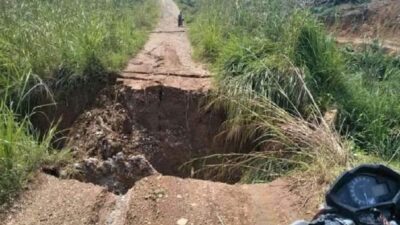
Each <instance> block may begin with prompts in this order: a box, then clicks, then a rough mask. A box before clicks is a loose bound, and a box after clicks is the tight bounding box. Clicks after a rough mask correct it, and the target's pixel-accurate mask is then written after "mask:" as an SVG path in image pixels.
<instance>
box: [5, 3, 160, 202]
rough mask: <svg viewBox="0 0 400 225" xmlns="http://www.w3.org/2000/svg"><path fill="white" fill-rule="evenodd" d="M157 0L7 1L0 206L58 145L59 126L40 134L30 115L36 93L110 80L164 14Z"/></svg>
mask: <svg viewBox="0 0 400 225" xmlns="http://www.w3.org/2000/svg"><path fill="white" fill-rule="evenodd" d="M157 14H158V6H157V1H156V0H85V1H80V0H53V1H42V0H31V1H27V0H15V1H14V0H13V1H9V0H5V1H2V2H1V4H0V205H2V204H3V203H5V202H7V201H8V200H10V198H12V197H13V196H15V195H16V194H17V193H18V192H19V191H20V190H21V188H23V187H24V185H25V184H26V182H27V181H28V180H29V178H30V177H31V175H32V173H34V171H35V170H37V169H38V168H40V166H42V165H43V164H44V163H50V164H54V163H57V161H60V160H66V159H67V158H68V156H69V155H68V153H66V151H54V150H52V147H51V144H52V141H53V138H54V135H55V133H56V129H55V128H50V129H49V130H48V131H47V132H46V133H41V134H39V133H38V132H37V131H36V129H35V127H33V126H32V124H31V122H30V119H31V116H32V115H34V114H35V113H36V112H37V111H36V109H37V108H39V107H41V106H40V105H37V102H35V98H37V97H39V98H40V97H45V96H46V98H48V97H50V99H51V98H53V96H54V99H55V100H58V99H57V96H59V95H62V96H65V97H67V98H68V97H69V96H70V95H69V94H68V93H70V91H73V90H77V89H78V88H91V84H93V83H96V82H98V81H99V80H100V81H101V80H106V79H108V77H107V75H108V73H109V72H111V71H115V70H119V69H120V68H121V67H122V66H123V65H124V63H126V61H127V59H128V58H129V57H130V56H131V55H132V54H134V53H135V52H136V51H137V50H139V49H140V48H141V46H142V45H143V44H144V42H145V40H146V37H147V33H148V31H149V30H150V29H151V27H152V25H153V24H154V22H155V20H156V19H157Z"/></svg>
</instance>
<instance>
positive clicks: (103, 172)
mask: <svg viewBox="0 0 400 225" xmlns="http://www.w3.org/2000/svg"><path fill="white" fill-rule="evenodd" d="M74 167H75V169H77V170H78V171H79V172H80V178H77V179H79V180H83V181H87V182H91V183H94V184H99V185H102V186H105V187H107V188H108V190H110V191H113V192H115V193H125V192H126V191H128V190H129V189H130V188H131V187H132V186H133V185H134V184H135V182H136V181H138V180H140V179H142V178H143V177H147V176H150V175H153V174H157V173H158V172H157V171H156V170H155V169H154V168H153V166H152V165H151V164H150V162H149V161H147V159H146V158H145V157H144V156H142V155H138V156H130V157H127V156H125V155H124V153H122V152H119V153H117V154H116V155H115V156H113V157H112V158H108V159H107V160H105V161H99V160H98V159H96V158H89V159H86V160H84V161H83V162H81V163H78V164H75V165H74ZM159 195H162V196H164V191H161V190H158V191H157V193H156V196H159Z"/></svg>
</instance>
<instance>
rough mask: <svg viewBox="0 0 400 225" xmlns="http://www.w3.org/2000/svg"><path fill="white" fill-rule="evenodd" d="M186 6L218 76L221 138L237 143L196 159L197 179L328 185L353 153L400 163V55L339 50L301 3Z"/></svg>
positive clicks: (196, 39)
mask: <svg viewBox="0 0 400 225" xmlns="http://www.w3.org/2000/svg"><path fill="white" fill-rule="evenodd" d="M180 3H181V4H182V5H183V6H184V8H185V9H186V11H185V12H186V17H189V18H188V19H187V21H189V24H188V26H189V28H190V38H191V40H192V43H193V45H194V46H195V56H196V57H197V58H198V59H200V60H203V61H205V62H207V63H208V64H209V65H210V67H211V68H212V69H213V70H214V72H215V74H216V76H215V84H216V87H217V89H218V90H217V91H216V92H215V93H214V97H213V98H212V100H211V106H217V107H222V108H224V109H225V110H227V113H228V119H227V121H226V127H225V128H226V129H225V132H224V133H225V134H226V135H227V137H228V138H230V139H232V140H233V141H235V142H237V143H238V145H236V146H240V148H238V149H239V150H238V151H240V152H238V154H230V155H225V156H223V155H217V156H214V158H213V157H211V156H210V157H207V158H205V159H198V161H201V165H202V166H201V167H199V168H200V169H199V172H202V173H205V172H206V171H208V172H209V173H210V174H211V175H212V176H215V175H221V176H232V174H238V173H240V174H242V175H241V178H242V181H244V182H250V183H251V182H263V181H266V180H270V179H271V178H275V177H277V176H281V175H282V174H288V173H292V172H293V168H296V170H295V171H299V170H300V171H303V172H306V173H309V172H312V174H313V175H315V177H316V178H317V180H318V182H319V183H321V182H322V183H324V182H329V181H330V180H331V179H333V178H334V177H335V176H336V175H337V173H338V172H339V171H340V170H342V169H344V168H346V167H347V166H349V165H351V164H353V163H357V160H358V159H357V157H354V153H357V154H359V153H362V155H364V154H366V155H371V156H373V157H379V158H381V159H382V160H392V161H393V160H397V159H399V158H400V157H399V154H398V153H399V150H400V133H399V121H400V120H399V119H400V118H399V115H400V111H399V107H398V106H399V105H400V104H399V102H398V101H399V99H400V98H399V97H400V96H399V92H398V90H399V89H398V85H399V81H398V79H399V71H400V65H399V58H398V57H395V56H388V55H386V54H384V52H383V50H382V48H381V47H380V46H379V44H378V43H377V44H376V45H374V46H367V47H365V48H364V49H361V50H356V49H353V48H351V47H345V48H341V47H339V46H337V45H336V42H335V39H334V38H333V37H331V36H330V35H329V34H328V33H327V31H326V29H325V25H324V24H322V23H321V22H319V21H318V20H317V19H316V17H315V16H314V15H313V14H311V13H310V12H308V11H307V10H304V8H303V6H304V5H303V4H301V5H300V3H304V2H302V1H295V0H284V1H281V0H279V1H278V0H267V1H246V0H238V1H228V0H220V1H215V0H200V1H192V0H180ZM339 3H341V2H339V1H332V4H339ZM357 3H358V2H357ZM185 12H184V13H185ZM216 158H217V159H218V160H216ZM216 162H217V163H216ZM191 163H195V162H191Z"/></svg>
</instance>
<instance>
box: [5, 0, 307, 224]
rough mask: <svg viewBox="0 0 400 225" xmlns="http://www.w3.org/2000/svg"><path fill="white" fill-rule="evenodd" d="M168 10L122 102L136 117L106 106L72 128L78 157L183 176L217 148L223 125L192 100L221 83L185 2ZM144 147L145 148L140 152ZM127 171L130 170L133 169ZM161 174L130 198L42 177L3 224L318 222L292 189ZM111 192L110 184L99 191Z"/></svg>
mask: <svg viewBox="0 0 400 225" xmlns="http://www.w3.org/2000/svg"><path fill="white" fill-rule="evenodd" d="M160 2H161V5H162V17H161V20H160V23H159V25H158V26H157V28H156V30H155V31H154V32H153V33H152V34H151V36H150V39H149V41H148V43H147V44H146V46H145V47H144V49H143V50H142V51H141V52H140V53H139V54H138V55H137V56H136V57H135V58H134V59H132V60H131V61H130V62H129V64H128V66H127V68H126V69H125V70H124V72H123V73H122V74H121V78H120V80H121V81H122V82H123V84H124V87H123V88H124V89H131V92H130V94H129V96H130V97H129V96H128V97H126V94H123V93H122V92H121V93H122V94H121V93H117V94H116V95H115V96H116V98H119V97H118V96H120V95H123V96H124V97H122V99H123V101H125V102H128V103H132V104H131V105H130V104H127V106H126V108H124V107H125V106H123V104H122V103H110V105H109V106H107V107H104V106H103V105H101V104H100V105H99V106H98V107H97V108H95V109H93V110H91V111H88V112H87V113H85V114H84V115H82V117H81V118H80V119H78V121H77V125H75V126H74V127H73V128H72V129H73V130H75V133H74V132H73V135H74V136H73V138H72V139H73V141H72V142H73V145H74V148H77V149H78V151H77V152H78V153H79V154H78V155H82V157H95V159H96V160H100V161H101V160H108V161H110V160H109V159H110V158H112V157H114V158H115V157H116V155H117V156H118V153H119V152H123V153H124V154H125V155H127V156H129V157H130V156H131V155H133V156H135V155H136V154H137V153H140V154H143V155H145V156H146V157H147V158H148V159H149V161H150V162H151V163H152V165H153V166H154V167H155V168H156V169H157V170H158V172H160V173H161V174H168V173H171V174H174V173H176V171H174V169H173V168H172V167H173V166H174V165H175V164H177V162H182V160H186V158H184V157H186V155H187V154H186V153H185V152H186V151H194V152H196V151H197V153H198V151H208V149H209V148H211V146H209V145H210V144H209V143H207V140H208V139H204V138H205V136H207V135H212V134H213V133H212V132H211V133H210V126H209V124H211V125H212V126H215V125H216V122H215V121H214V120H212V119H210V118H211V117H209V116H204V115H203V114H199V113H198V112H197V111H196V110H197V109H196V107H195V105H197V103H198V102H197V101H194V102H193V100H192V98H194V97H193V96H197V95H205V94H206V92H207V91H208V90H209V89H210V88H211V78H210V77H209V74H208V72H207V71H206V70H205V69H204V68H203V67H202V66H201V65H199V64H197V63H195V62H194V61H193V60H192V58H191V54H192V50H191V46H190V43H189V40H188V37H187V34H186V32H185V29H184V28H177V26H176V24H177V21H176V18H177V15H178V13H179V10H178V8H177V6H176V5H175V3H174V2H173V1H172V0H161V1H160ZM112 96H114V95H112ZM196 98H197V97H196ZM113 99H114V98H111V100H113ZM100 101H101V97H100ZM113 113H117V114H118V115H119V116H117V117H115V116H113ZM128 114H130V115H131V116H130V115H128ZM212 126H211V127H212ZM92 127H93V128H92ZM99 127H100V128H99ZM138 127H141V128H140V129H139V128H138ZM213 129H214V128H213ZM211 130H212V129H211ZM177 131H179V132H177ZM118 132H120V133H118ZM213 132H215V131H213ZM188 133H189V134H188ZM214 134H215V133H214ZM150 136H151V137H150ZM138 137H140V138H138ZM207 138H208V137H207ZM209 138H210V140H211V138H212V137H209ZM136 139H141V140H139V141H136V142H137V143H136V142H135V141H134V140H136ZM153 139H154V140H156V141H152V140H153ZM91 143H92V144H91ZM98 143H100V145H99V144H98ZM110 146H111V147H110ZM112 146H114V147H112ZM160 149H164V150H163V151H160ZM110 150H112V151H110ZM114 150H115V151H114ZM149 151H150V152H152V153H151V154H150V153H149ZM160 160H163V161H164V162H161V161H160ZM175 160H176V161H177V162H176V163H175V162H174V161H175ZM171 162H174V163H171ZM102 165H105V164H102ZM125 165H126V167H124V168H125V169H132V168H131V167H129V166H130V165H129V164H125ZM99 168H100V170H103V169H104V168H103V167H99ZM164 171H166V172H164ZM102 172H104V171H102ZM117 172H119V173H120V172H121V171H117ZM131 172H132V171H131ZM122 173H123V171H122ZM152 174H153V175H151V176H148V177H145V178H142V179H140V180H139V181H136V180H135V181H134V182H133V181H132V183H134V186H133V187H132V188H130V189H129V190H128V191H127V192H126V193H125V192H124V193H123V194H121V195H117V194H114V193H113V192H110V191H109V190H110V188H108V189H106V188H105V187H102V186H99V185H94V184H91V183H84V182H79V181H77V180H62V179H58V178H56V177H52V176H49V175H45V174H39V175H38V176H37V177H36V182H35V183H34V184H33V185H31V187H30V189H29V190H27V191H26V192H25V193H24V194H23V196H22V197H21V199H20V200H19V201H17V202H16V203H15V205H14V207H13V208H12V209H11V210H10V211H9V213H8V214H7V215H6V219H5V221H2V222H1V224H7V225H37V224H42V225H58V224H60V225H61V224H63V225H64V224H65V225H80V224H88V225H89V224H101V225H145V224H153V225H176V224H177V225H207V224H208V225H266V224H271V225H279V224H282V225H283V224H289V223H290V222H292V221H293V220H295V219H299V218H307V217H310V216H311V214H307V212H308V211H307V210H306V208H307V209H310V210H312V211H311V212H310V213H313V210H314V208H310V207H305V203H304V201H302V199H301V198H300V197H298V196H296V195H295V194H294V193H293V192H291V191H290V187H289V185H288V182H286V181H285V180H276V181H274V182H272V183H269V184H256V185H228V184H225V183H218V182H211V181H207V180H195V179H189V178H186V179H183V178H179V177H174V176H164V175H161V174H158V173H152ZM125 175H126V174H125ZM110 176H111V175H110ZM117 176H118V175H117ZM180 176H181V175H180ZM181 177H185V176H183V175H182V176H181ZM119 178H120V177H119ZM123 179H126V178H125V177H124V178H123ZM90 182H92V183H96V181H90ZM104 183H108V181H105V182H104V180H103V181H102V182H98V184H100V185H104Z"/></svg>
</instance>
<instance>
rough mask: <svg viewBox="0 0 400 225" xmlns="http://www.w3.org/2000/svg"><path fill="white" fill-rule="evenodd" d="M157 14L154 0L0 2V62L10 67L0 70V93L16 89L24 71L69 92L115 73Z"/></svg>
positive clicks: (143, 39) (143, 38)
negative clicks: (70, 88) (7, 86)
mask: <svg viewBox="0 0 400 225" xmlns="http://www.w3.org/2000/svg"><path fill="white" fill-rule="evenodd" d="M157 9H158V7H157V4H156V1H154V0H150V1H144V0H112V1H108V0H88V1H79V0H72V1H70V0H68V1H67V0H56V1H39V0H34V1H26V0H16V1H3V2H2V4H1V10H0V31H1V32H0V60H2V61H1V64H8V63H12V64H13V65H15V66H14V68H12V69H11V70H0V71H1V74H2V75H1V77H2V78H0V85H1V86H0V89H3V87H4V85H10V84H4V82H12V83H13V84H11V85H15V86H21V85H22V84H21V83H20V82H21V77H24V76H23V74H25V73H27V72H29V73H32V74H35V75H38V76H39V77H41V78H42V79H46V80H54V82H53V83H55V85H56V86H58V87H60V86H66V87H69V86H73V85H76V84H79V83H84V82H85V81H86V80H87V79H95V78H96V77H90V78H85V76H86V75H88V74H93V73H98V74H97V76H98V77H101V75H104V74H105V73H104V71H110V70H118V69H120V68H121V66H123V64H124V63H125V62H126V61H127V59H128V58H129V56H131V55H132V54H134V53H135V52H136V51H137V50H138V49H139V48H140V47H141V46H142V45H143V44H144V41H145V39H146V35H147V32H148V31H149V29H150V28H151V27H152V25H153V23H154V21H155V20H156V19H157V12H158V10H157ZM94 62H95V65H93V64H94ZM95 66H96V67H95ZM91 70H92V71H91ZM102 70H104V71H102ZM79 77H81V78H79ZM3 79H5V81H2V80H3ZM99 79H101V78H99ZM103 79H104V78H103ZM74 81H75V82H74Z"/></svg>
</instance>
